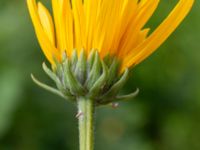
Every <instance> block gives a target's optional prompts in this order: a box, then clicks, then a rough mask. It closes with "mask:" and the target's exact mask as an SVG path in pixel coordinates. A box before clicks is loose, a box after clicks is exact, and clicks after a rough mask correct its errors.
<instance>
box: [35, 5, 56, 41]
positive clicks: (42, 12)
mask: <svg viewBox="0 0 200 150" xmlns="http://www.w3.org/2000/svg"><path fill="white" fill-rule="evenodd" d="M38 14H39V17H40V21H41V24H42V27H43V29H44V31H45V33H46V34H47V36H48V38H49V40H50V41H51V43H52V44H53V45H55V34H54V25H53V20H52V17H51V15H50V13H49V11H48V10H47V9H46V8H45V7H44V5H43V4H42V3H41V2H39V3H38Z"/></svg>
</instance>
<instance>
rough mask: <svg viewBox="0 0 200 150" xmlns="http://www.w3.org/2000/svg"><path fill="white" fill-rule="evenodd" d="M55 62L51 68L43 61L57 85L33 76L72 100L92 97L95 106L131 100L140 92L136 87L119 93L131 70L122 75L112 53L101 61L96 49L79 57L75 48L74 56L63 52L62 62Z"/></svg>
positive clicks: (42, 85)
mask: <svg viewBox="0 0 200 150" xmlns="http://www.w3.org/2000/svg"><path fill="white" fill-rule="evenodd" d="M55 62H56V69H53V71H52V70H51V69H49V68H48V67H47V66H46V64H45V63H43V70H44V71H45V73H46V74H47V75H48V76H49V77H50V78H51V79H52V80H53V81H54V82H55V84H56V86H57V88H53V87H50V86H48V85H46V84H44V83H42V82H40V81H38V80H37V79H36V78H35V77H34V76H33V75H31V76H32V79H33V81H34V82H35V83H36V84H37V85H39V86H40V87H42V88H44V89H46V90H48V91H50V92H52V93H54V94H57V95H59V96H61V97H63V98H65V99H67V100H70V101H72V102H76V100H77V99H78V98H79V97H87V98H89V99H93V100H94V101H95V102H94V104H95V105H96V106H100V105H107V104H110V103H115V102H118V101H123V100H127V99H132V98H134V97H135V96H136V95H137V94H138V92H139V90H138V89H137V90H136V91H135V92H133V93H131V94H128V95H123V96H119V95H118V94H119V92H120V90H121V89H122V88H123V87H124V85H125V83H126V81H127V79H128V75H129V70H128V69H126V70H125V72H124V73H123V74H122V75H119V73H118V70H119V67H120V62H119V61H118V60H117V59H116V58H113V57H111V56H107V57H106V58H104V60H102V59H101V58H100V56H99V53H98V51H97V50H92V51H91V52H90V54H89V57H88V58H87V57H86V54H85V51H84V50H82V51H81V53H80V55H79V57H78V55H77V52H76V50H74V52H73V54H72V56H71V58H68V57H67V56H66V54H63V57H62V62H57V61H56V60H55Z"/></svg>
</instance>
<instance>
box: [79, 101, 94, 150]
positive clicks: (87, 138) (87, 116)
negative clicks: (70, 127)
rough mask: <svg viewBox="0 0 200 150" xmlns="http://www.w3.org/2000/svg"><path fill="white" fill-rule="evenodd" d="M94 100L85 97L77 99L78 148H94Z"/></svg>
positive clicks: (83, 149)
mask: <svg viewBox="0 0 200 150" xmlns="http://www.w3.org/2000/svg"><path fill="white" fill-rule="evenodd" d="M94 110H95V107H94V101H93V100H92V99H88V98H85V97H81V98H79V99H78V116H77V117H78V119H79V144H80V150H93V149H94Z"/></svg>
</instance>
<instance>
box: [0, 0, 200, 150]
mask: <svg viewBox="0 0 200 150" xmlns="http://www.w3.org/2000/svg"><path fill="white" fill-rule="evenodd" d="M48 2H49V1H47V0H46V1H45V3H48ZM175 2H177V1H174V0H167V1H165V0H163V1H162V2H161V4H160V7H159V8H158V10H157V11H156V13H155V14H154V16H153V18H152V19H151V21H150V22H149V23H148V26H150V27H152V29H154V28H155V27H156V26H157V25H158V24H159V23H160V22H161V20H162V19H164V17H165V16H166V15H167V13H168V12H169V10H170V9H171V8H172V7H173V6H174V4H175ZM199 18H200V2H199V1H196V3H195V6H194V7H193V10H192V11H191V13H190V14H189V16H188V17H187V18H186V19H185V21H184V22H183V23H182V25H181V26H180V27H179V28H178V29H177V30H176V32H175V33H174V34H173V35H172V36H171V37H170V38H169V39H168V40H167V41H166V42H165V43H164V44H163V45H162V46H161V47H160V48H159V50H158V51H157V52H156V53H154V54H153V55H152V56H151V57H150V58H148V59H147V60H145V61H144V62H143V63H141V64H140V65H138V66H137V67H136V68H134V69H133V71H132V75H131V78H130V81H129V82H128V84H127V85H126V88H125V90H124V91H123V92H124V93H127V92H128V91H132V90H134V89H135V88H136V87H139V88H140V94H139V96H138V97H137V98H136V99H134V100H130V101H128V102H124V103H120V107H119V108H117V109H112V108H109V107H105V108H101V109H98V110H97V114H96V129H95V133H96V139H95V147H96V150H122V149H124V150H200V19H199ZM44 60H45V58H44V56H43V54H42V52H41V50H40V47H39V45H38V43H37V40H36V37H35V34H34V31H33V26H32V23H31V20H30V17H29V15H28V11H27V8H26V3H25V0H9V1H8V0H0V150H76V149H77V150H78V127H77V119H76V118H75V114H76V107H75V106H73V105H72V104H70V103H67V102H65V101H64V100H63V99H61V98H59V97H57V96H54V95H52V94H51V93H48V92H46V91H44V90H42V89H40V88H38V87H37V86H36V85H35V84H34V83H33V82H32V80H31V78H30V73H34V74H35V75H36V77H40V79H41V80H42V81H45V82H47V83H50V84H52V82H51V81H50V80H49V79H48V78H47V77H46V76H45V74H44V73H43V71H42V69H41V64H42V62H43V61H44Z"/></svg>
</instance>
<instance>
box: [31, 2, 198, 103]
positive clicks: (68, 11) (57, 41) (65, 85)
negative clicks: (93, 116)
mask: <svg viewBox="0 0 200 150" xmlns="http://www.w3.org/2000/svg"><path fill="white" fill-rule="evenodd" d="M193 2H194V0H179V2H178V3H177V5H176V6H175V8H174V9H173V10H172V11H171V13H170V14H169V15H168V17H167V18H166V19H165V20H164V21H163V22H162V23H161V24H160V25H159V26H158V27H157V29H155V31H153V32H152V33H151V34H150V35H148V33H149V31H150V29H149V28H144V26H145V24H146V22H147V21H148V20H149V19H150V17H151V16H152V14H153V13H154V11H155V10H156V8H157V7H158V4H159V0H117V1H116V0H52V8H53V18H52V16H51V14H50V12H49V11H48V10H47V8H45V6H44V5H43V4H42V3H41V2H38V3H37V2H36V1H35V0H27V3H28V8H29V12H30V15H31V18H32V21H33V24H34V28H35V32H36V35H37V38H38V41H39V43H40V46H41V48H42V50H43V52H44V54H45V56H46V58H47V59H48V61H49V62H50V63H51V64H52V67H53V68H54V69H53V72H54V73H55V72H56V73H55V76H57V77H58V78H56V77H54V75H52V73H53V72H52V73H50V70H49V69H48V68H47V67H46V66H45V65H44V68H45V70H46V72H48V74H49V75H50V76H51V78H53V79H54V81H56V84H57V86H58V88H59V90H60V91H62V94H59V95H62V96H64V97H66V96H67V98H71V99H73V98H76V96H77V95H87V94H88V93H89V95H90V96H93V97H94V98H97V97H98V100H97V102H98V103H106V104H107V103H109V102H111V101H112V100H111V99H113V98H114V97H113V96H115V95H116V94H117V93H118V91H119V89H120V88H121V87H122V86H121V85H122V83H121V82H123V83H124V82H125V79H126V78H127V74H128V73H127V72H128V69H129V68H131V67H132V66H135V65H137V64H139V63H140V62H141V61H143V60H144V59H145V58H147V57H148V56H149V55H150V54H151V53H153V52H154V51H155V50H156V49H157V48H158V47H159V46H160V45H161V44H162V43H163V42H164V41H165V40H166V39H167V38H168V37H169V36H170V34H171V33H172V32H173V31H174V30H175V29H176V28H177V26H178V25H179V24H180V23H181V21H182V20H183V19H184V18H185V16H186V15H187V14H188V12H189V10H190V9H191V7H192V5H193ZM66 59H67V61H66ZM63 65H64V66H65V67H63ZM66 66H68V67H66ZM63 68H64V69H63ZM47 70H48V71H47ZM122 73H123V74H124V75H123V76H122V77H121V74H122ZM52 76H53V77H52ZM118 77H121V80H120V79H119V80H117V79H116V78H118ZM65 78H66V80H65ZM117 81H118V82H120V86H119V83H118V82H117ZM116 83H117V85H116ZM112 87H113V88H114V90H113V89H112ZM109 90H111V92H109V93H108V91H109ZM53 91H54V92H56V93H59V92H58V91H55V90H54V89H53ZM113 91H115V92H114V94H113ZM97 93H98V94H100V95H98V94H97ZM106 93H107V94H106ZM111 93H112V94H111ZM136 93H137V91H136ZM136 93H133V95H135V94H136ZM102 95H104V96H102ZM105 95H106V96H105ZM107 95H110V96H108V97H107ZM101 96H102V97H101ZM100 97H101V98H100ZM102 98H104V100H103V101H101V100H102ZM105 99H108V100H105ZM115 99H116V97H115Z"/></svg>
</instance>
